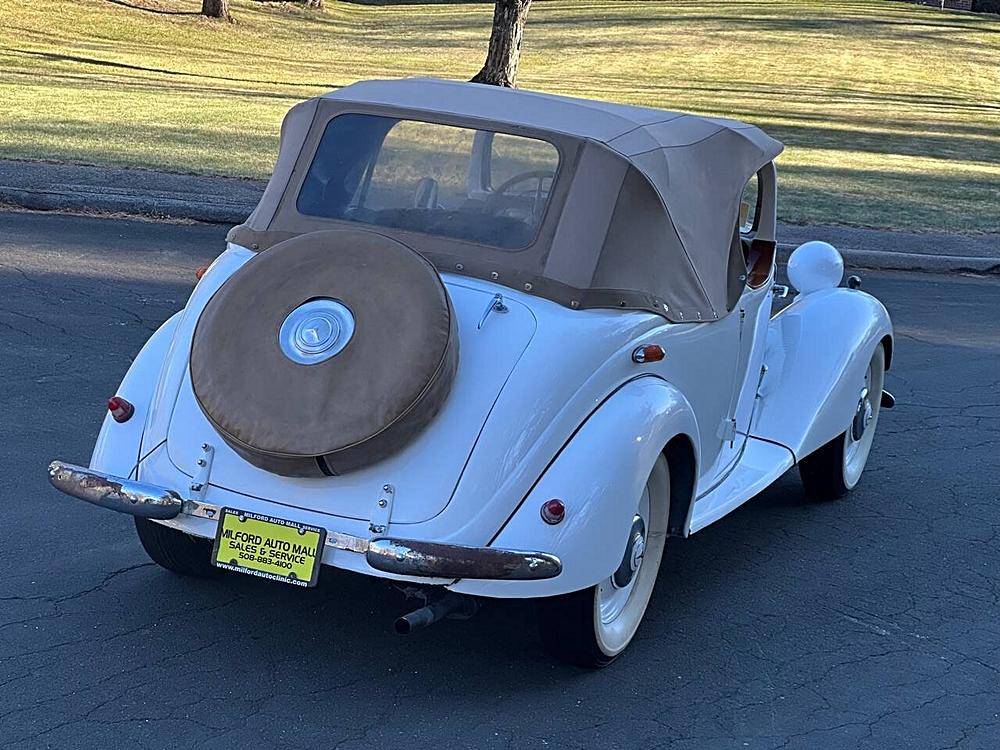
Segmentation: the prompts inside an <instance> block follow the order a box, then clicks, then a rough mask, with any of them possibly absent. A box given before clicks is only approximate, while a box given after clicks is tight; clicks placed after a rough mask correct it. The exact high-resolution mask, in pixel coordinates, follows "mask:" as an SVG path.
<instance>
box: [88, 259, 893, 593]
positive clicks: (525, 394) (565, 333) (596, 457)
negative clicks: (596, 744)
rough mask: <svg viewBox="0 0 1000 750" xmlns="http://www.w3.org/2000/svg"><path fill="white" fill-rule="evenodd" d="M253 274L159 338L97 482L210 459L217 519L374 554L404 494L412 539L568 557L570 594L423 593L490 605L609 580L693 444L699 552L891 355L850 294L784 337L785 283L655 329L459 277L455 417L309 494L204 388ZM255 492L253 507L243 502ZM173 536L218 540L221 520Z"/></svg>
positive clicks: (348, 563) (130, 386)
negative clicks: (221, 324)
mask: <svg viewBox="0 0 1000 750" xmlns="http://www.w3.org/2000/svg"><path fill="white" fill-rule="evenodd" d="M250 257H252V254H251V252H250V251H249V250H247V249H246V248H242V247H239V246H235V245H230V246H229V247H228V248H227V250H226V251H225V252H224V253H223V254H222V255H221V256H220V257H219V258H218V259H217V260H216V261H215V263H213V264H212V266H211V267H210V268H209V270H208V272H207V273H206V274H205V276H204V277H203V278H202V279H201V281H200V282H199V284H198V286H197V287H196V288H195V290H194V292H193V293H192V295H191V298H190V300H189V301H188V304H187V306H186V307H185V309H184V310H182V311H181V312H179V313H177V314H176V315H175V316H174V317H172V318H170V319H169V320H168V321H167V322H166V323H164V324H163V326H162V327H161V328H160V329H159V330H158V331H157V332H156V333H155V334H154V335H153V336H152V338H151V339H150V340H149V342H148V343H147V345H146V346H145V347H144V348H143V350H142V351H141V352H140V354H139V356H138V357H137V358H136V360H135V362H134V363H133V365H132V368H131V369H130V371H129V373H128V375H126V377H125V379H124V381H123V383H122V386H121V388H119V390H118V393H119V394H120V395H121V396H123V397H124V398H126V399H128V400H129V401H130V402H131V403H132V404H134V405H135V408H136V411H137V413H136V416H135V417H134V418H133V419H132V420H130V422H129V423H126V424H124V425H123V424H118V423H116V422H115V421H114V420H113V419H112V418H111V417H110V416H108V417H106V418H105V421H104V424H103V426H102V428H101V432H100V436H99V437H98V441H97V446H96V448H95V450H94V454H93V456H92V458H91V461H90V467H91V468H92V469H95V470H97V471H101V472H106V473H109V474H114V475H117V476H129V475H130V474H131V475H132V476H136V475H135V474H134V473H133V472H134V469H135V466H136V462H137V460H138V458H139V457H140V456H143V457H144V458H143V460H142V462H141V464H140V465H139V471H138V475H137V476H136V478H138V479H140V480H142V481H144V482H151V483H154V484H159V485H163V486H166V487H187V486H189V485H190V484H191V482H192V481H193V479H194V477H195V476H196V475H197V473H198V466H197V461H198V459H199V458H200V456H201V450H200V448H201V445H202V444H203V443H205V442H209V443H211V444H213V446H214V449H215V457H214V462H213V466H212V474H211V484H210V485H209V487H208V489H207V493H206V494H205V495H204V501H205V502H206V503H210V504H212V505H215V506H218V507H226V506H231V507H239V508H241V509H245V510H248V511H251V512H259V513H264V514H267V515H272V516H280V517H285V518H289V519H291V520H298V521H302V522H306V523H311V524H316V525H319V526H322V527H324V528H327V529H329V530H330V531H336V532H341V533H344V534H349V535H352V536H358V537H361V538H363V537H366V536H372V534H371V533H370V532H369V531H368V525H369V520H370V516H371V512H372V510H373V508H374V506H375V501H376V499H377V497H378V494H379V489H380V487H382V485H383V484H387V483H388V484H391V485H393V486H394V488H395V492H396V501H395V504H394V514H393V517H392V518H391V524H390V529H391V531H392V533H394V534H396V535H401V536H405V537H406V538H409V539H421V540H433V541H436V542H449V543H455V544H462V545H470V546H482V545H489V544H496V545H497V546H499V547H502V548H504V549H518V550H537V551H542V552H550V553H552V554H555V555H556V556H557V557H559V559H560V560H561V561H562V563H563V572H562V573H561V574H560V575H559V576H557V577H556V578H552V579H548V580H541V581H475V580H463V581H460V582H457V583H452V582H450V581H436V580H432V579H426V578H425V579H416V578H413V579H410V580H413V581H417V582H424V583H428V582H430V583H444V584H447V585H450V586H451V587H452V588H454V589H455V590H456V591H461V592H463V593H468V594H475V595H480V596H495V597H539V596H551V595H554V594H560V593H566V592H570V591H576V590H579V589H582V588H585V587H587V586H591V585H594V584H595V583H596V582H597V581H599V580H601V579H602V578H605V577H607V576H608V575H609V574H610V572H612V571H613V570H614V569H615V568H616V567H617V565H618V563H619V561H620V558H621V549H620V548H621V547H622V544H623V543H622V540H623V539H624V538H625V534H626V532H627V529H628V525H629V523H630V522H631V513H630V512H629V513H624V512H620V508H618V507H616V504H615V497H616V496H622V497H632V496H634V495H635V494H636V493H637V492H638V491H639V489H638V488H639V485H640V484H641V483H642V482H644V481H645V479H646V477H647V476H648V474H649V470H650V468H651V467H652V465H653V461H654V459H655V457H656V455H658V454H659V453H660V452H661V451H662V450H663V448H664V447H665V446H666V445H667V444H668V443H670V441H672V440H685V441H687V442H688V443H689V444H690V447H691V451H692V454H693V456H694V458H695V460H696V466H697V469H696V470H695V476H696V483H695V488H694V496H693V502H691V503H690V505H689V507H688V508H687V510H686V512H685V513H684V514H683V515H684V517H683V519H678V524H679V525H678V526H676V527H675V528H674V532H675V533H677V534H679V535H681V536H687V535H689V534H691V533H694V532H696V531H698V530H700V529H702V528H704V527H705V526H707V525H708V524H710V523H712V522H714V521H716V520H718V519H720V518H722V517H723V516H724V515H726V514H727V513H729V512H730V511H732V510H734V509H735V508H737V507H739V506H740V505H742V504H743V503H744V502H746V501H747V500H749V499H750V498H752V497H753V496H754V495H756V494H758V493H759V492H761V491H762V490H763V489H764V488H766V487H767V486H768V485H769V484H771V483H772V482H773V481H774V480H776V479H777V478H778V477H780V476H781V475H782V474H783V473H784V472H785V471H786V470H788V469H789V468H790V467H791V466H793V465H794V463H795V462H796V460H797V459H798V458H800V457H802V456H805V455H807V454H808V453H809V452H811V451H812V450H815V449H816V448H818V447H819V446H821V445H823V444H824V443H826V442H828V441H829V440H831V439H833V438H834V437H835V436H836V435H838V434H839V433H841V432H843V431H844V429H845V426H846V425H847V424H848V423H849V422H850V420H851V417H852V415H853V413H854V408H855V404H856V402H857V395H858V394H857V391H858V389H859V387H860V386H859V385H858V384H859V383H860V382H861V381H862V379H863V376H864V370H865V368H866V367H867V364H868V361H869V359H870V357H871V352H872V351H873V350H874V348H875V346H877V345H879V344H881V343H883V342H886V341H891V336H892V328H891V324H890V322H889V317H888V314H887V312H886V311H885V308H884V307H883V306H882V304H881V303H880V302H878V300H876V299H875V298H873V297H871V296H870V295H868V294H865V293H864V292H861V291H858V290H851V289H844V288H830V289H824V290H819V291H815V292H812V293H811V294H807V295H800V296H799V297H798V298H796V299H795V301H794V302H792V303H791V304H790V305H788V306H787V307H786V308H785V309H783V310H782V311H781V312H780V313H778V314H777V315H776V316H775V317H773V318H772V317H771V308H772V292H771V285H770V284H768V285H765V286H763V287H761V288H760V289H758V290H753V291H749V292H748V293H746V294H745V295H744V297H743V299H742V300H741V303H740V306H739V310H741V311H744V310H745V312H746V314H745V316H744V315H741V314H737V315H730V316H728V317H727V318H726V319H725V320H723V321H720V322H719V323H714V324H711V325H703V324H700V323H680V324H675V323H666V322H665V321H663V319H662V318H659V317H658V316H655V315H651V314H648V313H644V312H618V311H574V310H567V309H565V308H563V307H561V306H559V305H557V304H555V303H552V302H549V301H547V300H541V299H538V298H537V297H532V296H530V295H525V294H520V293H518V292H516V291H513V290H510V289H507V288H503V287H500V286H498V285H496V284H491V283H489V282H485V281H478V280H470V279H467V278H464V277H450V278H449V277H447V276H446V277H445V281H446V284H447V286H448V289H449V292H450V293H451V296H452V300H453V303H454V305H455V309H456V312H457V314H458V318H459V324H460V326H459V330H460V334H461V337H462V347H463V348H462V351H463V358H462V361H461V364H460V366H459V374H458V377H457V379H456V385H455V391H454V392H453V395H452V397H451V398H450V399H449V400H448V403H447V405H446V407H445V409H444V411H443V412H442V413H441V414H440V415H439V417H438V419H437V420H436V421H435V423H434V424H433V425H432V426H431V427H430V428H429V429H428V430H427V431H426V432H424V433H423V434H422V435H420V436H419V437H418V438H417V440H415V441H414V442H413V443H412V444H410V445H409V446H408V447H407V448H405V449H404V450H403V451H401V452H400V453H399V454H397V455H396V456H393V457H391V458H390V459H388V460H386V461H385V462H383V463H381V464H378V465H376V466H373V467H370V468H368V469H364V470H362V471H358V472H354V473H351V474H348V475H346V476H343V477H329V478H323V479H294V478H289V477H278V476H275V475H272V474H268V473H267V472H264V471H262V470H260V469H257V468H256V467H254V466H252V465H250V464H248V463H247V462H246V461H244V460H243V459H242V458H240V457H239V456H238V455H237V454H236V453H235V452H233V451H232V450H231V449H230V448H229V447H228V446H226V445H225V443H223V442H222V441H220V440H218V439H217V437H216V436H215V435H214V432H213V430H212V427H211V425H210V424H209V423H208V421H207V420H206V419H205V417H204V415H203V414H202V413H201V411H200V410H199V409H198V407H197V405H196V404H195V403H194V400H193V396H192V393H191V389H190V383H189V381H188V378H187V355H188V351H189V348H190V337H191V335H192V329H193V327H194V324H195V322H196V321H197V319H198V316H199V313H200V310H201V307H202V306H203V305H204V304H205V302H206V301H207V300H208V299H209V298H210V297H211V295H212V294H213V293H214V292H215V290H216V289H217V288H218V287H219V286H221V284H222V283H223V282H224V281H225V280H226V279H227V278H228V277H229V276H230V275H231V274H232V273H233V272H234V271H235V270H236V269H237V268H239V267H240V266H241V265H242V264H243V263H245V262H246V261H247V260H248V259H249V258H250ZM496 293H501V294H503V296H504V299H505V300H506V301H507V303H508V305H509V307H510V309H511V312H510V313H508V314H504V315H491V316H490V317H489V318H487V321H486V324H485V325H484V326H483V328H482V329H478V328H477V326H478V323H479V321H480V319H481V318H482V316H483V313H484V311H485V310H486V308H487V306H488V303H489V301H490V300H491V299H492V297H493V295H494V294H496ZM741 327H742V328H743V333H742V336H741V331H740V328H741ZM648 343H658V344H660V345H661V346H663V348H664V349H665V351H666V353H667V356H666V358H665V359H664V360H662V361H661V362H655V363H648V364H645V365H637V364H636V363H634V362H633V361H632V358H631V354H632V352H633V351H634V350H635V348H636V347H639V346H642V345H645V344H648ZM762 365H766V372H765V373H764V374H763V377H762V378H761V374H760V372H761V367H762ZM734 402H735V404H736V408H735V410H733V409H732V405H733V403H734ZM806 405H809V406H806ZM732 415H735V418H736V420H737V424H736V435H735V438H734V439H733V440H728V439H725V438H724V436H722V435H720V432H721V430H720V427H721V426H722V425H723V424H724V422H725V421H726V420H727V419H730V418H732ZM748 435H749V437H748ZM429 456H435V457H437V456H442V457H441V458H434V459H433V460H430V459H429V458H428V457H429ZM250 486H253V487H255V488H256V491H255V492H254V494H252V495H251V494H247V493H246V492H245V491H244V492H236V491H234V490H233V489H231V488H232V487H241V488H245V487H250ZM553 497H558V498H560V499H563V500H564V501H565V503H566V506H567V522H566V523H565V524H560V525H558V526H551V525H549V524H546V523H545V522H544V521H543V520H542V518H541V516H540V515H539V511H538V508H539V506H540V505H541V503H542V502H544V501H545V500H548V499H550V498H553ZM163 523H167V524H170V525H172V526H174V527H176V528H179V529H183V530H184V531H186V532H188V533H190V534H193V535H196V536H201V537H206V538H211V537H213V536H214V535H215V528H216V522H215V521H214V520H212V519H207V518H201V517H196V516H181V517H178V518H177V519H173V520H170V521H163ZM323 563H324V564H326V565H331V566H334V567H339V568H344V569H347V570H353V571H356V572H360V573H366V574H369V575H375V576H382V577H391V578H402V577H401V576H395V575H392V574H388V573H385V572H382V571H379V570H375V569H373V568H372V567H371V566H369V565H368V564H367V562H366V560H365V555H364V554H363V553H360V552H352V551H349V550H342V549H335V548H332V547H328V549H327V550H326V553H325V554H324V557H323Z"/></svg>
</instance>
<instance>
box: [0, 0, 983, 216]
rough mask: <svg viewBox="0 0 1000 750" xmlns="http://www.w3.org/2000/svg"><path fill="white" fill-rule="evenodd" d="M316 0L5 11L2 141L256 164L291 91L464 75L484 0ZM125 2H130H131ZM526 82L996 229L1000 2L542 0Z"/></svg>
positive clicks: (32, 150) (831, 186) (171, 165)
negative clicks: (714, 136) (718, 131)
mask: <svg viewBox="0 0 1000 750" xmlns="http://www.w3.org/2000/svg"><path fill="white" fill-rule="evenodd" d="M327 2H328V6H329V7H328V8H327V9H326V10H325V11H310V10H306V9H303V8H300V7H298V6H294V5H286V4H283V3H273V2H256V1H253V0H234V3H233V13H234V15H235V16H236V18H237V23H236V24H234V25H230V24H225V23H222V22H216V21H209V20H207V19H203V18H201V17H199V16H197V15H195V14H193V13H192V11H194V10H195V9H196V8H197V7H198V5H197V3H196V2H195V0H68V1H66V0H32V2H14V1H13V0H11V2H7V3H5V4H4V7H3V10H2V11H0V156H7V157H17V158H34V159H51V160H59V161H76V162H86V163H97V164H121V165H135V166H146V167H157V168H164V169H169V170H175V171H190V172H204V173H218V174H228V175H246V176H253V177H264V176H266V175H267V174H268V172H269V170H270V166H271V163H272V160H273V159H274V155H275V151H276V144H277V134H278V126H279V123H280V121H281V116H282V114H283V113H284V111H285V110H286V109H287V108H288V107H289V106H290V105H291V104H293V103H294V102H296V101H299V100H301V99H303V98H305V97H307V96H310V95H313V94H315V93H318V92H321V91H324V90H328V89H331V88H333V87H336V86H341V85H344V84H347V83H350V82H352V81H354V80H357V79H360V78H372V77H380V76H382V77H384V76H389V77H394V76H405V75H438V76H443V77H452V78H468V77H470V76H471V75H472V74H473V73H475V72H476V70H477V69H478V67H479V64H480V62H481V59H482V57H483V53H484V49H485V44H486V38H487V36H488V33H489V22H490V18H491V15H492V8H491V5H490V4H482V3H479V4H471V3H469V4H467V3H444V4H429V5H412V4H409V5H400V4H389V5H362V4H355V3H346V2H337V1H336V0H327ZM135 6H142V9H138V8H137V7H135ZM520 83H521V85H523V86H524V87H526V88H538V89H544V90H546V91H553V92H558V93H567V94H574V95H581V96H589V97H595V98H602V99H615V100H619V101H626V102H635V103H639V104H647V105H652V106H657V107H664V108H673V109H682V110H689V111H694V112H699V113H708V114H713V115H725V116H729V117H736V118H739V119H743V120H747V121H749V122H752V123H755V124H757V125H760V126H761V127H763V128H764V129H766V130H767V131H768V132H769V133H771V134H772V135H774V136H775V137H777V138H779V139H781V140H783V141H784V142H785V143H786V145H787V149H786V151H785V153H784V155H783V156H782V157H781V159H780V162H779V170H780V172H781V183H782V193H781V204H780V214H781V216H782V218H784V219H785V220H788V221H795V222H835V223H844V224H852V225H861V226H877V227H894V228H906V229H917V230H922V229H937V230H948V231H959V232H978V231H1000V216H998V210H997V207H998V205H1000V17H997V16H990V15H982V14H979V15H974V14H963V13H947V12H946V13H942V12H940V11H937V10H934V9H932V8H925V7H921V6H917V5H912V4H908V3H902V2H892V1H891V0H868V1H862V0H854V1H853V2H847V1H846V0H844V1H837V0H835V1H833V2H826V1H820V0H799V1H794V0H746V1H745V2H726V3H719V2H707V1H704V0H702V1H698V0H664V1H662V2H659V1H656V0H644V1H643V0H620V1H618V2H614V1H612V0H545V1H544V2H543V1H539V2H536V3H535V5H534V7H533V8H532V10H531V15H530V17H529V20H528V28H527V30H526V33H525V50H524V56H523V60H522V66H521V74H520Z"/></svg>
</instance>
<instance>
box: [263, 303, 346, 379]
mask: <svg viewBox="0 0 1000 750" xmlns="http://www.w3.org/2000/svg"><path fill="white" fill-rule="evenodd" d="M353 335H354V315H353V314H352V313H351V311H350V310H349V309H348V308H347V306H346V305H344V304H343V303H342V302H339V301H337V300H335V299H314V300H310V301H309V302H306V303H304V304H302V305H299V306H298V307H296V308H295V309H294V310H292V311H291V312H290V313H289V314H288V317H286V318H285V320H284V322H282V324H281V328H280V329H279V331H278V345H279V346H280V347H281V352H282V354H284V355H285V356H286V357H288V359H290V360H292V362H298V363H299V364H300V365H315V364H319V363H320V362H325V361H326V360H328V359H330V358H331V357H335V356H336V355H337V354H339V353H340V352H342V351H343V350H344V347H346V346H347V344H348V343H350V340H351V337H352V336H353Z"/></svg>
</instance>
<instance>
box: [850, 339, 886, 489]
mask: <svg viewBox="0 0 1000 750" xmlns="http://www.w3.org/2000/svg"><path fill="white" fill-rule="evenodd" d="M882 362H883V360H882V358H881V357H878V356H876V357H873V358H872V360H871V362H869V363H868V369H867V370H866V371H865V381H864V384H863V386H862V388H861V391H860V393H859V396H858V405H857V409H856V411H855V414H854V418H853V419H852V420H851V426H850V427H849V428H848V429H847V431H846V432H845V434H844V467H843V472H844V485H845V486H846V487H847V488H848V489H852V488H854V487H855V486H856V485H857V483H858V482H859V481H860V480H861V473H862V472H863V471H864V470H865V464H866V463H868V456H869V454H870V453H871V450H872V443H873V442H874V440H875V427H876V425H877V424H878V415H879V409H880V407H881V404H882V386H883V385H884V384H885V370H884V369H883V367H882Z"/></svg>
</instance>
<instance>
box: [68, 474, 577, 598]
mask: <svg viewBox="0 0 1000 750" xmlns="http://www.w3.org/2000/svg"><path fill="white" fill-rule="evenodd" d="M49 481H50V482H51V483H52V486H53V487H55V488H56V489H57V490H59V491H60V492H64V493H66V494H67V495H70V496H71V497H75V498H79V499H80V500H85V501H87V502H88V503H93V504H94V505H99V506H101V507H102V508H108V509H110V510H114V511H118V512H119V513H128V514H129V515H132V516H139V517H141V518H154V519H157V520H162V521H166V520H170V519H172V518H176V517H177V516H179V515H181V514H184V515H187V516H194V517H196V518H205V519H209V520H217V519H218V517H219V512H220V510H221V509H220V508H219V506H217V505H210V504H209V503H202V502H199V501H197V500H185V499H183V498H182V497H181V496H180V494H179V493H177V492H175V491H174V490H170V489H167V488H165V487H159V486H157V485H155V484H148V483H145V482H137V481H133V480H130V479H122V478H121V477H116V476H113V475H111V474H104V473H102V472H99V471H94V470H93V469H88V468H85V467H83V466H75V465H73V464H66V463H63V462H62V461H53V462H52V463H51V464H49ZM325 546H327V547H331V548H333V549H339V550H345V551H347V552H355V553H357V554H362V555H365V559H366V560H367V561H368V564H369V565H371V567H373V568H374V569H375V570H380V571H382V572H385V573H395V574H397V575H405V576H414V577H418V578H472V579H477V580H508V581H537V580H543V579H546V578H555V577H556V576H557V575H559V574H560V573H561V572H562V562H560V560H559V558H558V557H556V556H555V555H551V554H548V553H545V552H519V551H515V550H506V549H495V548H493V547H465V546H462V545H458V544H440V543H438V542H424V541H419V540H414V539H391V538H386V537H381V538H377V539H371V540H369V539H364V538H362V537H357V536H353V535H351V534H342V533H340V532H339V531H327V534H326V545H325Z"/></svg>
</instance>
